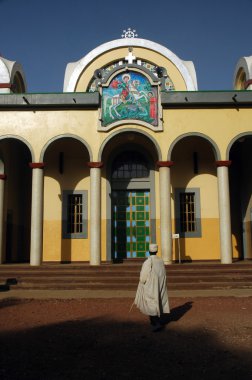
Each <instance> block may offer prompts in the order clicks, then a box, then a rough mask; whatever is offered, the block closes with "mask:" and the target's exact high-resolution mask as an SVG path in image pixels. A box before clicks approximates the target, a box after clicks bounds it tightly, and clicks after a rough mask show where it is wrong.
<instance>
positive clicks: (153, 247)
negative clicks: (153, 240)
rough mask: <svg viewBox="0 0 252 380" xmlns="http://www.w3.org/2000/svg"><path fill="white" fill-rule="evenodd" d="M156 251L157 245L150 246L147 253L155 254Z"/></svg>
mask: <svg viewBox="0 0 252 380" xmlns="http://www.w3.org/2000/svg"><path fill="white" fill-rule="evenodd" d="M157 251H158V245H157V244H150V246H149V252H153V253H154V252H157Z"/></svg>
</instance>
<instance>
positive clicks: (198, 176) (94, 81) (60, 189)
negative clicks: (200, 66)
mask: <svg viewBox="0 0 252 380" xmlns="http://www.w3.org/2000/svg"><path fill="white" fill-rule="evenodd" d="M237 60H238V63H237V66H236V67H235V68H234V85H233V88H234V89H233V90H231V91H200V90H198V86H197V72H196V69H195V67H194V64H193V62H191V61H185V60H182V59H181V58H179V57H178V56H177V55H176V54H175V53H173V52H172V51H170V50H169V49H168V48H167V47H165V46H162V45H160V44H158V43H156V42H153V41H149V40H145V39H141V38H138V37H137V36H136V35H135V31H134V30H131V29H130V28H129V29H128V30H127V31H124V35H123V36H122V38H121V39H118V40H114V41H110V42H107V43H104V44H102V45H100V46H98V47H96V48H94V50H92V51H91V52H89V53H88V54H87V55H85V56H84V57H82V58H81V59H80V60H79V61H77V62H73V63H69V64H68V65H67V67H66V70H65V78H64V87H63V92H62V93H49V94H45V93H39V94H37V93H36V94H33V93H29V92H27V85H26V79H25V75H24V72H23V69H22V66H21V65H20V64H18V63H16V62H12V61H9V60H7V59H5V58H2V57H0V262H1V264H4V263H14V262H15V263H22V262H27V263H30V264H31V265H41V264H42V263H49V262H56V263H63V262H71V263H73V262H78V263H82V262H88V263H90V264H91V265H101V264H102V263H106V262H125V261H127V260H137V259H143V258H145V257H146V256H148V254H149V253H148V249H149V244H150V243H157V244H158V246H159V254H160V255H161V256H162V257H163V259H164V261H165V263H166V264H171V263H175V262H181V261H190V262H191V261H192V262H196V261H205V262H207V261H217V262H221V263H223V264H230V263H232V262H234V261H237V260H248V259H252V196H251V194H252V175H251V173H252V92H251V89H252V57H243V58H240V59H239V57H237ZM230 81H231V78H230ZM62 83H63V78H62Z"/></svg>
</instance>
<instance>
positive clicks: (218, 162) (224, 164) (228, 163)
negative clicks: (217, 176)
mask: <svg viewBox="0 0 252 380" xmlns="http://www.w3.org/2000/svg"><path fill="white" fill-rule="evenodd" d="M231 163H232V161H215V164H216V166H217V167H220V166H226V167H229V166H230V165H231Z"/></svg>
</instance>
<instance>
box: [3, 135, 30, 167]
mask: <svg viewBox="0 0 252 380" xmlns="http://www.w3.org/2000/svg"><path fill="white" fill-rule="evenodd" d="M4 139H14V140H19V141H21V142H22V143H24V144H25V145H26V146H27V148H28V149H29V151H30V154H31V159H32V162H34V160H35V154H34V150H33V148H32V146H31V144H30V143H29V142H28V141H27V140H25V139H24V138H23V137H21V136H17V135H2V136H0V141H1V140H4Z"/></svg>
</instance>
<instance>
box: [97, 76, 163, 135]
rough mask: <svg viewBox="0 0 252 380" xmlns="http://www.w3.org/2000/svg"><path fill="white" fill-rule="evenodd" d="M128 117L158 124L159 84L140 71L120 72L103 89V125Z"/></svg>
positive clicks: (154, 124) (153, 124)
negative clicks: (154, 83) (156, 84)
mask: <svg viewBox="0 0 252 380" xmlns="http://www.w3.org/2000/svg"><path fill="white" fill-rule="evenodd" d="M127 119H130V120H141V121H144V122H146V123H149V124H151V125H152V126H158V90H157V86H153V85H151V83H150V82H149V80H148V78H147V77H145V76H144V75H142V74H141V73H139V72H134V71H127V72H123V73H120V74H118V75H116V76H115V77H114V78H113V79H112V81H111V82H110V84H109V86H108V87H103V90H102V126H104V127H106V126H108V125H110V124H112V123H114V122H116V121H120V120H127Z"/></svg>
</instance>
